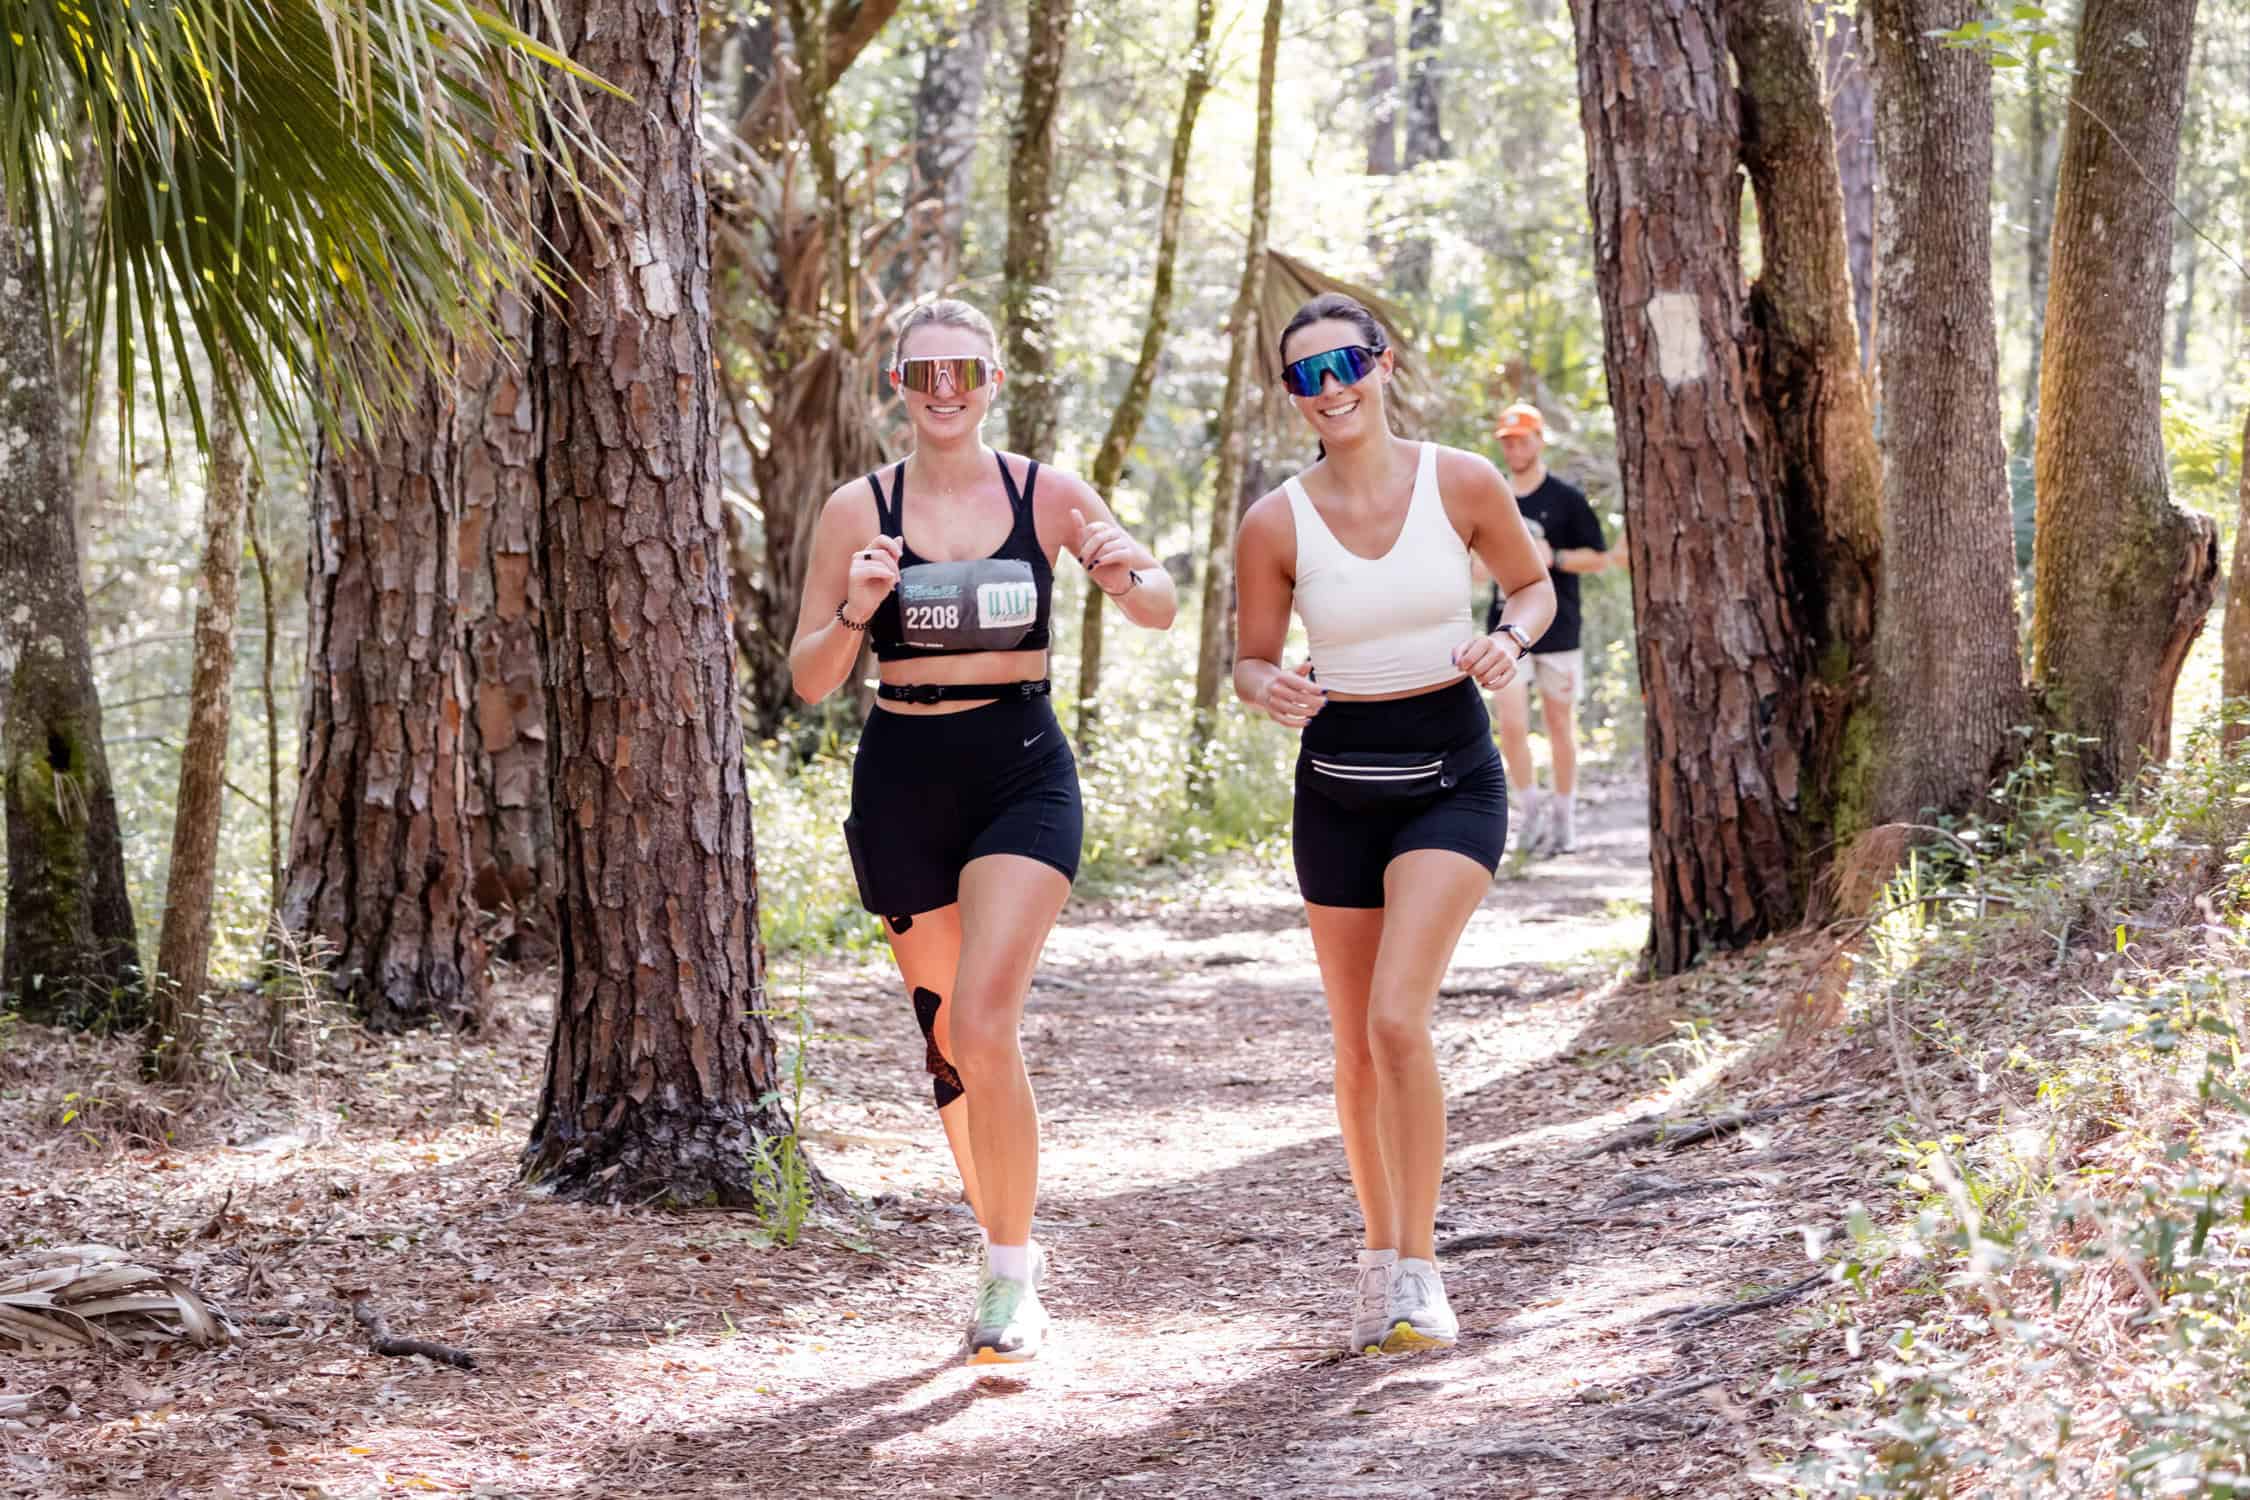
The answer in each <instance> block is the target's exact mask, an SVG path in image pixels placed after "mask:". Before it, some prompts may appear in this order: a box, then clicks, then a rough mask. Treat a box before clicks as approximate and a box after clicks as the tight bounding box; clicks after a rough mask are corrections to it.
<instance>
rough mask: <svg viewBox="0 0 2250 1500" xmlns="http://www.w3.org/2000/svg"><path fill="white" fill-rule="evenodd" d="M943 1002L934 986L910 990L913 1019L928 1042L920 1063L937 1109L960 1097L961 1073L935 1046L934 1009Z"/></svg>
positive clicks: (935, 1017) (936, 1009) (935, 1024)
mask: <svg viewBox="0 0 2250 1500" xmlns="http://www.w3.org/2000/svg"><path fill="white" fill-rule="evenodd" d="M943 1004H945V997H944V996H943V995H941V994H939V993H938V992H937V991H936V990H925V989H916V990H915V991H914V1019H915V1020H916V1021H917V1022H919V1023H920V1024H921V1027H922V1039H923V1040H924V1041H925V1042H927V1043H929V1056H928V1057H927V1058H926V1059H925V1060H924V1065H925V1066H927V1067H928V1068H929V1070H930V1093H931V1095H932V1096H933V1097H935V1098H936V1100H937V1107H938V1108H939V1109H943V1108H945V1107H946V1106H947V1105H948V1104H951V1103H952V1102H953V1101H954V1100H956V1099H958V1098H960V1097H961V1093H962V1089H961V1075H960V1074H959V1073H956V1072H954V1071H953V1064H951V1063H949V1062H947V1061H946V1060H945V1054H944V1053H943V1052H940V1051H939V1050H938V1044H937V1013H938V1007H940V1006H942V1005H943Z"/></svg>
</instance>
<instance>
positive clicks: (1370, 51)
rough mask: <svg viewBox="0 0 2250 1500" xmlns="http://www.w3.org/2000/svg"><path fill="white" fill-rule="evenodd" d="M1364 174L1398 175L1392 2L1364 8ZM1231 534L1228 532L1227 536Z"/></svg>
mask: <svg viewBox="0 0 2250 1500" xmlns="http://www.w3.org/2000/svg"><path fill="white" fill-rule="evenodd" d="M1363 97H1364V98H1365V100H1366V106H1367V174H1368V175H1369V176H1370V177H1391V176H1395V175H1396V174H1397V172H1398V15H1397V13H1396V12H1394V11H1393V10H1392V9H1391V0H1371V3H1370V4H1369V5H1368V6H1367V92H1366V94H1365V95H1364V96H1363ZM1228 534H1229V535H1230V536H1231V535H1232V534H1233V533H1232V532H1231V531H1230V532H1229V533H1228Z"/></svg>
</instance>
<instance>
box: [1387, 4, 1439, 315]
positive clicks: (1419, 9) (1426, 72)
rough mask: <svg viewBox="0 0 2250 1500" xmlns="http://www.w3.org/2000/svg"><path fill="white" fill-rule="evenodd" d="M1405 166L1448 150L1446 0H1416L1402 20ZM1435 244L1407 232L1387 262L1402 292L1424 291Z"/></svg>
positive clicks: (1426, 291)
mask: <svg viewBox="0 0 2250 1500" xmlns="http://www.w3.org/2000/svg"><path fill="white" fill-rule="evenodd" d="M1406 53H1407V63H1406V158H1405V161H1406V169H1407V170H1408V171H1410V172H1411V171H1412V170H1414V168H1416V167H1418V166H1421V165H1422V164H1423V163H1424V162H1433V161H1443V160H1444V159H1445V158H1446V157H1447V156H1449V155H1451V154H1452V153H1451V151H1449V150H1448V149H1447V147H1446V144H1445V131H1444V128H1443V127H1444V121H1443V118H1442V112H1441V105H1442V102H1443V97H1444V79H1445V5H1444V0H1416V3H1415V5H1414V8H1413V10H1412V11H1411V12H1409V13H1408V16H1407V22H1406ZM1434 251H1435V247H1434V246H1433V245H1432V243H1431V240H1430V237H1429V235H1427V234H1424V233H1421V232H1419V231H1411V232H1409V233H1408V234H1407V236H1406V238H1405V240H1403V241H1402V242H1401V243H1400V245H1399V249H1398V256H1397V258H1396V259H1395V260H1394V261H1393V262H1392V264H1391V280H1392V281H1393V282H1394V283H1395V284H1396V285H1397V287H1398V289H1399V291H1400V292H1402V293H1404V294H1405V295H1407V296H1411V297H1426V296H1428V295H1429V291H1430V268H1431V265H1432V258H1433V255H1434Z"/></svg>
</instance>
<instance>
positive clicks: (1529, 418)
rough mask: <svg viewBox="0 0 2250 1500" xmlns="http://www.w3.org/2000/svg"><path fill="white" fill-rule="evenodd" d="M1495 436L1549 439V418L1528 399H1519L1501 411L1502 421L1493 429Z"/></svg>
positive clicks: (1542, 440)
mask: <svg viewBox="0 0 2250 1500" xmlns="http://www.w3.org/2000/svg"><path fill="white" fill-rule="evenodd" d="M1492 435H1493V436H1494V437H1535V438H1537V439H1539V441H1541V442H1542V443H1543V442H1545V441H1547V419H1546V418H1545V417H1542V416H1540V415H1539V408H1538V407H1536V406H1533V405H1532V404H1531V403H1530V402H1528V401H1518V402H1517V403H1516V404H1515V405H1513V406H1511V407H1509V408H1508V409H1507V410H1506V411H1503V412H1502V413H1500V421H1499V423H1498V424H1497V425H1496V426H1494V428H1493V429H1492Z"/></svg>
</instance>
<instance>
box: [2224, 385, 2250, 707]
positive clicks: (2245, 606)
mask: <svg viewBox="0 0 2250 1500" xmlns="http://www.w3.org/2000/svg"><path fill="white" fill-rule="evenodd" d="M2234 467H2235V475H2236V481H2235V482H2236V490H2237V492H2238V495H2239V500H2238V503H2237V504H2236V507H2235V521H2234V562H2233V565H2232V567H2231V568H2230V569H2229V570H2228V573H2227V613H2226V620H2225V624H2224V625H2223V627H2222V633H2221V638H2220V667H2219V691H2220V695H2221V696H2222V697H2225V698H2228V699H2233V700H2243V699H2250V416H2245V417H2244V419H2243V424H2242V449H2241V452H2240V453H2239V454H2238V455H2237V456H2236V459H2235V466H2234ZM2245 735H2250V718H2242V719H2233V720H2230V721H2229V722H2228V724H2227V728H2226V743H2227V744H2229V745H2235V744H2239V743H2240V742H2241V740H2242V738H2243V736H2245Z"/></svg>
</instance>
